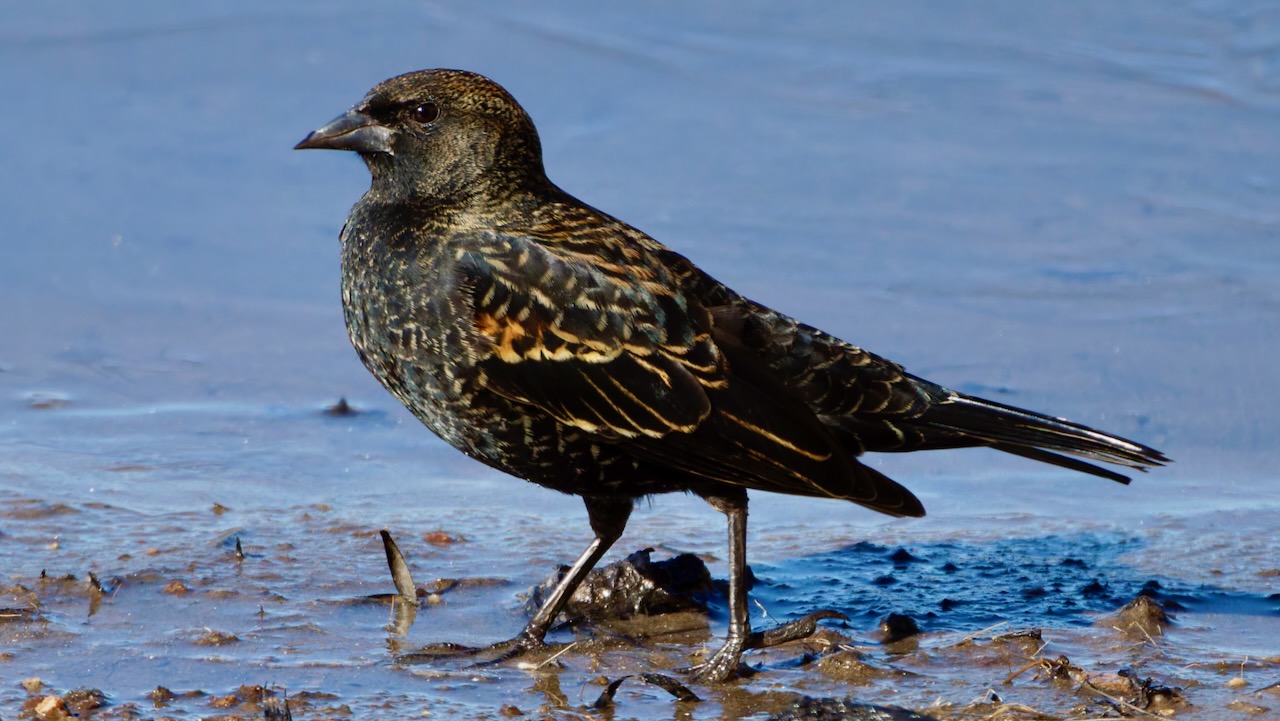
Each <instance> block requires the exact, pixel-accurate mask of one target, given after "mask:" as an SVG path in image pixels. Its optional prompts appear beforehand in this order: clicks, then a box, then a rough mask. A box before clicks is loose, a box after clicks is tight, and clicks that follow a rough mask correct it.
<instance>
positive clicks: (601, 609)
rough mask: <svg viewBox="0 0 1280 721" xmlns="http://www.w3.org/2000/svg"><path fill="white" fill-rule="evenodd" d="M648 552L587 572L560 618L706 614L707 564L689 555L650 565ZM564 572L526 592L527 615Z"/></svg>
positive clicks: (709, 586)
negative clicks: (527, 595)
mask: <svg viewBox="0 0 1280 721" xmlns="http://www.w3.org/2000/svg"><path fill="white" fill-rule="evenodd" d="M652 553H653V549H652V548H646V549H643V550H640V551H636V552H635V553H632V554H631V555H629V556H627V557H626V558H625V559H623V560H621V561H616V562H614V563H610V564H608V565H606V566H602V567H600V568H597V569H595V570H593V571H591V573H589V574H587V578H586V579H585V580H584V581H583V582H582V585H581V586H579V587H578V588H577V590H576V591H574V593H573V596H572V597H571V598H570V599H569V603H568V605H567V606H566V607H565V611H564V619H565V620H566V621H568V622H574V621H605V620H624V619H628V618H631V617H634V616H638V615H649V616H657V615H661V614H665V613H674V612H677V611H706V610H707V605H706V601H707V598H708V596H709V595H710V594H711V593H712V592H713V591H714V588H713V585H712V583H711V573H710V572H709V571H708V570H707V566H706V564H704V563H703V562H702V560H701V559H699V558H698V557H697V556H695V555H693V554H691V553H684V554H681V555H678V556H675V557H674V558H670V559H667V560H665V561H653V560H652V559H651V558H650V555H651V554H652ZM568 570H569V567H568V566H561V567H560V569H559V571H557V572H556V573H555V574H554V575H553V576H551V577H550V578H548V579H547V580H545V581H543V582H542V583H540V584H538V586H537V587H535V588H534V589H533V590H532V591H531V592H530V593H529V598H528V600H527V601H526V603H525V610H526V612H528V613H529V614H532V613H534V612H536V611H537V609H538V608H539V607H540V606H541V605H542V602H543V600H544V599H545V598H546V596H547V594H549V593H551V591H552V589H554V588H555V587H556V584H558V583H559V582H560V580H561V579H562V578H564V574H565V573H566V572H568Z"/></svg>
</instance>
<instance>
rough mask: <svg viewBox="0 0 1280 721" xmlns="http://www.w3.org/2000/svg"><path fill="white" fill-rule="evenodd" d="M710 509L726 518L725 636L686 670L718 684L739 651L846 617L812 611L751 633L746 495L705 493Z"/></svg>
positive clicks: (734, 666)
mask: <svg viewBox="0 0 1280 721" xmlns="http://www.w3.org/2000/svg"><path fill="white" fill-rule="evenodd" d="M705 498H706V500H707V502H708V503H710V504H711V506H712V507H713V508H715V509H716V510H717V511H720V512H721V513H723V514H725V515H726V516H727V517H728V519H729V637H728V638H726V639H725V643H724V646H721V647H720V650H719V651H716V652H715V655H713V656H712V657H711V658H710V659H708V660H707V661H706V662H705V663H701V664H698V665H697V666H694V667H693V668H691V669H689V672H690V673H692V674H693V675H694V676H695V677H696V678H698V680H700V681H705V682H708V683H720V682H722V681H728V680H729V679H731V678H733V677H735V676H737V675H738V665H739V662H740V660H741V659H742V653H743V651H746V650H747V649H752V648H767V647H769V646H777V645H779V644H783V643H787V642H790V641H795V640H798V639H802V638H807V637H808V636H811V635H813V632H814V631H816V630H817V626H818V621H820V620H822V619H826V618H839V619H844V620H848V619H847V618H846V617H845V615H844V614H842V613H839V612H837V611H829V610H822V611H815V612H813V613H811V614H809V615H807V616H804V617H803V618H798V619H796V620H795V621H792V622H791V623H788V624H786V625H784V626H780V627H778V628H773V629H770V630H768V631H765V632H763V633H752V632H751V616H750V614H749V613H748V609H747V494H746V491H742V492H740V493H737V494H733V495H728V496H705Z"/></svg>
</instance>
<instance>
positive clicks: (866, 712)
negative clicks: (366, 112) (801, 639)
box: [768, 696, 936, 721]
mask: <svg viewBox="0 0 1280 721" xmlns="http://www.w3.org/2000/svg"><path fill="white" fill-rule="evenodd" d="M768 721H936V720H935V719H934V718H933V717H932V716H923V715H921V714H918V713H916V712H914V711H908V710H907V709H903V708H897V707H895V706H873V705H871V704H865V703H854V702H853V701H851V700H849V699H837V698H810V697H808V696H805V697H804V698H801V699H800V700H799V701H796V702H795V703H794V704H792V705H791V708H788V709H787V710H785V711H782V712H780V713H775V714H772V715H770V716H769V719H768Z"/></svg>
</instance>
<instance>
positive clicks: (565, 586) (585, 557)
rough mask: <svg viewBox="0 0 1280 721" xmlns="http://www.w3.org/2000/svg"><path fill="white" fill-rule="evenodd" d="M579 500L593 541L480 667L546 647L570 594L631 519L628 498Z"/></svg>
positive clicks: (492, 647) (495, 646) (630, 501)
mask: <svg viewBox="0 0 1280 721" xmlns="http://www.w3.org/2000/svg"><path fill="white" fill-rule="evenodd" d="M582 500H583V502H584V503H585V504H586V506H587V518H588V519H589V521H590V522H591V530H592V531H594V532H595V534H596V537H595V539H594V540H593V541H591V545H589V546H587V550H585V551H583V552H582V555H581V556H579V557H578V560H577V561H575V562H574V564H573V567H572V568H570V569H569V571H568V572H567V573H565V575H564V578H561V579H560V582H559V583H557V584H556V587H555V588H554V589H552V590H551V593H550V594H549V595H548V596H547V598H546V600H544V601H543V602H542V606H541V607H540V608H539V609H538V612H537V613H535V614H534V615H533V618H532V619H530V620H529V623H528V624H526V625H525V627H524V630H523V631H521V632H520V634H519V635H518V636H516V637H515V638H513V639H511V640H510V641H504V642H502V643H498V644H494V645H493V646H491V647H490V650H493V651H500V654H499V655H498V656H497V657H496V658H493V659H489V660H487V661H484V662H482V663H485V664H492V663H498V662H501V661H505V660H507V659H510V658H514V657H515V656H519V655H521V654H524V653H528V652H529V651H536V650H538V649H540V648H543V647H544V646H545V645H546V644H545V643H544V639H546V636H547V632H548V631H550V630H551V625H552V624H553V623H555V620H556V618H557V617H558V616H559V615H560V612H561V611H563V610H564V607H565V604H567V603H568V602H569V599H570V598H571V597H572V596H573V592H574V591H575V590H576V589H577V588H578V586H579V585H581V584H582V580H583V579H584V578H586V577H587V574H588V573H589V572H590V571H591V569H592V568H594V567H595V565H596V563H597V562H598V561H599V560H600V558H601V557H602V556H604V554H605V552H606V551H608V550H609V547H610V546H612V545H613V544H614V542H615V541H617V540H618V537H619V536H621V535H622V531H623V530H624V529H625V528H626V527H627V519H628V518H629V517H630V516H631V508H632V505H633V504H632V500H631V499H630V498H589V497H583V499H582Z"/></svg>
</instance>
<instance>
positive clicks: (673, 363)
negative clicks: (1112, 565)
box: [296, 69, 1169, 683]
mask: <svg viewBox="0 0 1280 721" xmlns="http://www.w3.org/2000/svg"><path fill="white" fill-rule="evenodd" d="M296 148H297V149H330V150H345V151H351V152H355V153H356V154H358V155H359V157H360V158H361V159H362V160H363V161H364V164H365V165H366V166H367V168H368V171H369V173H370V176H371V182H370V186H369V189H368V190H367V191H366V192H365V193H364V195H363V196H362V197H361V198H360V199H359V201H358V202H356V204H355V205H354V207H353V208H352V209H351V212H350V215H349V217H348V218H347V221H346V223H345V225H344V226H343V228H342V230H341V232H340V239H341V257H342V261H341V262H342V305H343V311H344V318H345V321H346V327H347V331H348V334H349V336H350V339H351V343H352V345H353V346H354V347H355V350H356V352H357V354H358V355H359V357H360V359H361V360H362V361H363V363H364V365H365V367H366V368H368V370H369V371H370V372H371V373H372V374H373V376H374V377H376V378H377V380H378V381H380V382H381V383H382V385H383V386H385V387H386V389H387V390H388V391H390V392H391V394H392V395H394V396H395V397H396V398H397V399H399V401H400V402H401V403H403V404H404V406H405V407H406V408H408V410H409V411H410V412H412V413H413V415H414V416H416V417H417V418H418V419H419V420H420V421H421V422H422V423H423V424H425V425H426V426H427V427H428V428H429V429H430V430H432V431H433V432H435V434H436V435H438V436H439V437H440V438H442V439H443V440H444V441H446V442H447V443H449V444H450V445H452V446H453V447H455V448H457V449H458V450H460V451H462V452H463V453H465V454H466V455H468V456H470V457H471V458H474V459H475V460H477V461H480V462H481V463H484V464H486V465H488V466H490V467H492V468H495V469H497V470H499V471H502V472H505V473H507V474H510V475H512V476H515V477H517V478H520V479H524V480H526V481H530V482H533V483H535V484H538V485H540V486H543V487H545V488H548V489H552V490H555V491H559V492H561V493H564V494H571V495H575V496H578V497H580V498H581V499H582V502H583V504H584V505H585V506H586V511H587V518H588V522H589V524H590V527H591V530H592V533H593V539H592V541H591V542H590V544H589V545H588V546H587V548H586V550H585V551H584V552H583V553H582V555H581V556H580V557H579V558H578V559H577V561H576V562H575V563H574V564H573V566H572V567H571V568H570V569H569V571H568V572H567V573H565V574H564V576H563V577H562V579H561V581H560V582H559V584H558V585H557V586H556V587H555V588H554V589H553V590H552V592H551V593H550V594H548V595H547V597H546V599H545V602H544V603H543V605H542V606H541V608H539V610H538V611H537V612H536V613H535V614H534V615H533V616H532V618H531V619H530V620H529V621H528V623H527V625H526V626H525V627H524V629H523V630H522V631H521V632H520V633H519V634H518V635H517V636H516V637H514V638H513V639H511V640H510V641H507V642H504V644H502V646H503V647H504V649H505V654H506V655H507V656H510V655H518V654H521V653H527V652H530V651H534V650H536V649H540V648H543V647H544V646H545V644H546V641H545V637H546V635H547V633H548V631H549V630H550V629H551V627H552V625H553V624H554V622H555V620H556V618H557V616H558V615H559V614H560V612H561V611H562V610H563V608H564V606H565V604H566V602H567V601H568V599H569V597H570V596H571V595H572V594H573V592H574V590H575V589H576V588H577V587H578V585H579V584H580V583H581V582H582V580H583V578H584V577H585V576H586V574H587V573H588V572H589V571H590V570H591V569H592V567H594V566H595V565H596V563H597V562H598V561H599V560H600V559H601V557H602V556H603V555H604V554H605V553H606V551H608V549H609V548H610V546H612V545H613V543H614V542H615V541H616V540H617V539H618V538H619V536H621V535H622V532H623V530H624V528H625V527H626V523H627V520H628V517H629V516H630V513H631V510H632V508H633V506H634V505H635V503H636V502H637V501H638V500H641V499H645V498H647V497H650V496H653V495H656V494H664V493H673V492H683V493H692V494H695V495H697V496H700V497H701V498H703V499H705V500H706V501H707V502H708V503H710V505H711V506H712V507H713V508H715V509H716V510H718V511H720V512H721V513H723V514H724V515H725V516H726V518H727V524H728V535H729V543H728V559H727V561H728V567H729V568H728V570H729V588H728V598H727V611H728V616H729V619H728V632H727V636H726V639H725V642H724V644H723V645H722V646H720V647H719V649H718V650H717V651H715V652H714V653H713V654H711V655H710V656H709V657H708V658H707V660H705V661H704V662H702V663H699V664H695V665H693V666H691V667H690V668H689V669H687V670H688V671H689V672H690V673H691V674H692V675H693V677H694V678H695V679H698V680H700V681H703V682H706V683H719V682H724V681H727V680H730V679H732V678H735V677H737V676H739V675H740V674H742V673H744V671H743V670H742V665H743V664H742V660H741V659H742V656H743V654H744V652H745V651H747V650H749V649H752V648H760V647H763V646H767V645H773V644H774V643H777V642H779V641H781V640H787V639H789V638H795V637H798V636H801V635H803V634H804V633H807V632H811V631H812V628H813V621H814V618H806V619H801V621H803V623H801V622H792V624H788V625H787V626H785V627H784V629H783V631H782V632H781V633H774V632H771V633H769V634H761V633H758V632H757V633H753V632H752V629H751V623H750V618H749V615H748V607H747V587H746V586H747V579H748V569H747V560H746V528H747V504H748V491H768V492H772V493H784V494H792V495H797V496H809V497H816V498H830V499H834V500H841V501H847V502H852V503H855V504H858V505H861V506H864V507H866V508H869V509H871V510H874V511H878V512H880V513H884V514H888V515H890V516H909V517H917V516H923V515H924V506H923V505H922V504H921V503H920V501H919V500H918V499H917V498H916V496H915V495H914V494H912V493H911V491H909V490H907V489H906V488H905V487H904V486H902V485H900V484H898V483H897V482H896V481H894V480H891V479H890V478H888V477H887V476H885V475H884V474H882V473H881V472H879V471H877V470H876V469H874V468H872V467H871V466H868V465H866V464H865V463H863V462H862V461H861V460H860V458H861V457H862V455H863V454H864V453H868V452H908V451H924V450H934V449H952V448H964V447H987V448H993V449H996V450H998V451H1003V452H1005V453H1011V454H1014V455H1017V456H1022V457H1024V458H1029V459H1032V460H1035V461H1041V462H1044V463H1049V464H1053V465H1056V466H1061V467H1063V468H1066V469H1069V470H1072V471H1079V472H1083V473H1087V474H1091V475H1094V476H1099V477H1101V478H1104V479H1110V480H1112V481H1118V482H1121V483H1128V482H1129V478H1128V477H1127V476H1125V475H1123V474H1122V473H1120V472H1117V471H1116V470H1112V469H1110V468H1106V467H1103V466H1099V465H1095V464H1094V463H1092V462H1091V461H1094V462H1102V463H1106V464H1111V465H1115V466H1119V467H1121V468H1124V469H1129V470H1138V471H1146V470H1147V469H1150V468H1154V467H1156V466H1161V465H1163V464H1165V463H1167V462H1169V458H1167V457H1166V456H1165V455H1164V454H1163V453H1161V452H1160V451H1157V450H1155V449H1154V448H1151V447H1148V446H1146V445H1142V444H1140V443H1137V442H1135V441H1131V440H1127V439H1125V438H1121V437H1119V436H1116V435H1112V434H1109V433H1105V432H1102V431H1099V430H1095V429H1093V428H1090V427H1087V426H1085V425H1081V424H1078V423H1074V422H1071V421H1068V420H1065V419H1062V418H1055V417H1051V416H1048V415H1044V414H1041V413H1037V412H1034V411H1030V410H1025V409H1021V408H1016V407H1013V406H1010V405H1004V404H1001V403H997V402H994V401H990V400H986V399H983V398H979V397H975V396H973V395H968V394H965V393H961V392H957V391H955V390H951V389H949V388H947V387H945V386H942V385H939V384H937V383H934V382H931V381H928V380H925V379H924V378H921V377H918V376H915V375H912V374H911V373H909V372H907V371H906V370H905V369H904V368H903V367H902V366H901V365H899V364H897V363H895V362H893V361H890V360H888V359H886V358H883V357H881V356H879V355H876V354H874V353H872V352H870V351H867V350H864V349H863V348H861V347H859V346H857V345H854V344H852V343H849V342H846V341H844V340H841V339H840V338H838V337H836V336H834V335H832V334H829V333H827V332H824V331H822V330H820V329H818V328H816V327H814V326H811V325H808V324H805V323H803V322H801V321H799V320H796V319H794V318H791V317H789V316H787V315H785V314H783V313H781V312H779V311H776V310H773V309H771V308H769V307H767V306H765V305H762V304H760V303H757V302H755V301H752V300H751V299H749V298H747V297H745V296H744V295H741V294H739V293H738V292H736V291H734V290H733V289H731V288H729V287H728V286H727V285H725V284H724V283H721V282H719V281H717V280H716V279H715V278H713V277H712V276H711V275H709V274H708V273H707V272H705V271H703V270H702V269H701V268H699V267H698V266H697V265H695V264H694V263H693V262H692V261H690V260H689V259H687V258H686V257H685V256H683V255H681V254H679V253H677V252H675V251H674V250H671V249H669V248H668V247H666V246H665V245H663V244H661V243H659V242H658V241H657V240H655V239H653V238H652V237H650V236H649V235H646V234H645V233H643V232H641V231H640V230H637V229H636V228H634V227H632V226H631V225H628V224H627V223H625V222H623V221H621V220H619V219H617V218H615V217H613V216H611V215H609V214H607V213H605V212H603V211H600V210H597V209H596V208H594V207H592V206H590V205H588V204H586V203H584V202H582V201H580V200H578V199H577V198H576V197H574V196H572V195H570V194H569V193H567V192H566V191H564V190H562V189H560V187H558V186H557V185H555V184H554V183H552V182H551V180H549V179H548V178H547V174H546V171H545V168H544V165H543V155H542V146H541V141H540V139H539V136H538V131H537V129H536V128H535V126H534V123H533V121H532V120H531V118H530V116H529V114H528V113H527V112H526V111H525V110H524V108H522V107H521V105H520V104H519V103H518V102H517V101H516V99H515V98H514V97H512V95H511V94H510V93H508V92H507V91H506V90H505V89H504V88H503V87H502V86H500V85H499V84H497V83H496V82H494V81H493V80H490V79H489V78H487V77H485V76H482V75H479V74H476V73H473V72H468V71H464V70H451V69H434V70H421V71H416V72H411V73H406V74H403V75H399V76H396V77H393V78H391V79H388V80H385V81H383V82H381V83H379V84H378V85H376V86H375V87H373V89H371V90H370V91H369V92H368V93H367V94H366V95H365V96H364V98H363V99H362V100H360V102H359V103H357V104H356V105H355V106H353V107H352V108H351V109H350V110H348V111H347V112H346V113H344V114H342V115H340V116H339V117H337V118H336V119H334V120H333V121H331V122H329V123H328V124H326V125H324V126H322V127H320V128H318V129H316V130H315V131H313V132H311V133H310V134H308V135H307V136H306V138H304V139H303V140H302V141H301V142H299V143H298V144H297V146H296ZM828 615H830V614H826V615H822V614H819V615H817V616H815V618H822V617H826V616H828ZM775 631H776V629H775ZM498 645H499V644H495V646H498Z"/></svg>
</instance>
